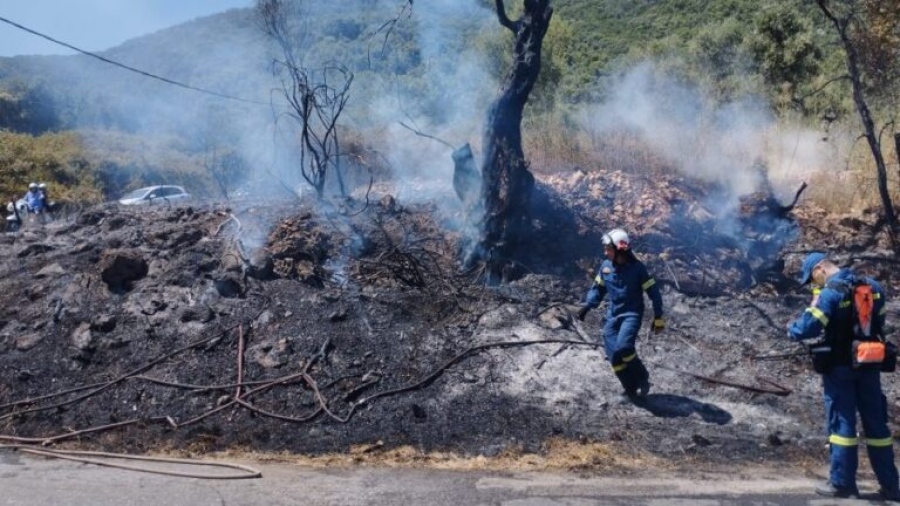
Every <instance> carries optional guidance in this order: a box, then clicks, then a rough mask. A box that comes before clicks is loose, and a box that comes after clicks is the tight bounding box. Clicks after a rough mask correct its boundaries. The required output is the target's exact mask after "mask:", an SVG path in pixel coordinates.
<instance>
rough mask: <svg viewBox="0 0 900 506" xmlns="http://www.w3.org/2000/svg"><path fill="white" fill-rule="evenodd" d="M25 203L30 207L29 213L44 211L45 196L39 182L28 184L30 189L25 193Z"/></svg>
mask: <svg viewBox="0 0 900 506" xmlns="http://www.w3.org/2000/svg"><path fill="white" fill-rule="evenodd" d="M25 205H26V206H27V207H28V212H29V213H35V214H39V213H42V212H44V197H43V195H42V194H41V191H40V189H39V188H38V184H37V183H31V184H29V185H28V191H27V192H26V193H25Z"/></svg>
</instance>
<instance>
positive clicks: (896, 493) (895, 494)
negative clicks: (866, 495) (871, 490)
mask: <svg viewBox="0 0 900 506" xmlns="http://www.w3.org/2000/svg"><path fill="white" fill-rule="evenodd" d="M878 500H879V501H890V502H900V490H892V491H890V492H887V491H885V490H884V489H883V488H879V489H878Z"/></svg>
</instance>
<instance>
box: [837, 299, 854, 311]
mask: <svg viewBox="0 0 900 506" xmlns="http://www.w3.org/2000/svg"><path fill="white" fill-rule="evenodd" d="M851 304H853V303H852V302H850V301H849V300H842V301H841V303H840V304H838V307H839V308H841V309H844V308H845V307H850V305H851Z"/></svg>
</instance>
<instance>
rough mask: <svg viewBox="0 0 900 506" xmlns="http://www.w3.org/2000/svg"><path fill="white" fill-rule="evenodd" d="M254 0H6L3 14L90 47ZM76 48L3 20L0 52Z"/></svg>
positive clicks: (103, 46)
mask: <svg viewBox="0 0 900 506" xmlns="http://www.w3.org/2000/svg"><path fill="white" fill-rule="evenodd" d="M253 3H254V2H253V0H0V17H2V18H5V19H8V20H10V21H13V22H15V23H18V24H20V25H23V26H25V27H27V28H30V29H32V30H34V31H36V32H40V33H43V34H44V35H47V36H49V37H52V38H54V39H56V40H59V41H62V42H65V43H67V44H71V45H72V46H75V47H77V48H80V49H83V50H85V51H103V50H105V49H109V48H112V47H115V46H117V45H119V44H121V43H123V42H125V41H127V40H129V39H133V38H135V37H140V36H142V35H147V34H150V33H153V32H156V31H158V30H161V29H163V28H168V27H170V26H173V25H177V24H180V23H183V22H186V21H190V20H192V19H195V18H198V17H203V16H209V15H211V14H216V13H219V12H223V11H226V10H228V9H233V8H236V7H250V6H252V5H253ZM73 53H74V51H72V50H70V49H68V48H66V47H63V46H60V45H57V44H54V43H52V42H50V41H47V40H45V39H43V38H40V37H38V36H36V35H33V34H31V33H28V32H25V31H23V30H21V29H19V28H16V27H14V26H11V25H9V24H7V23H4V22H2V21H0V56H16V55H34V54H44V55H46V54H73Z"/></svg>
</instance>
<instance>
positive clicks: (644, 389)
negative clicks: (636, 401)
mask: <svg viewBox="0 0 900 506" xmlns="http://www.w3.org/2000/svg"><path fill="white" fill-rule="evenodd" d="M649 393H650V380H648V379H647V378H644V379H643V380H641V384H640V385H638V389H637V395H638V397H642V398H643V397H647V394H649Z"/></svg>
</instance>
